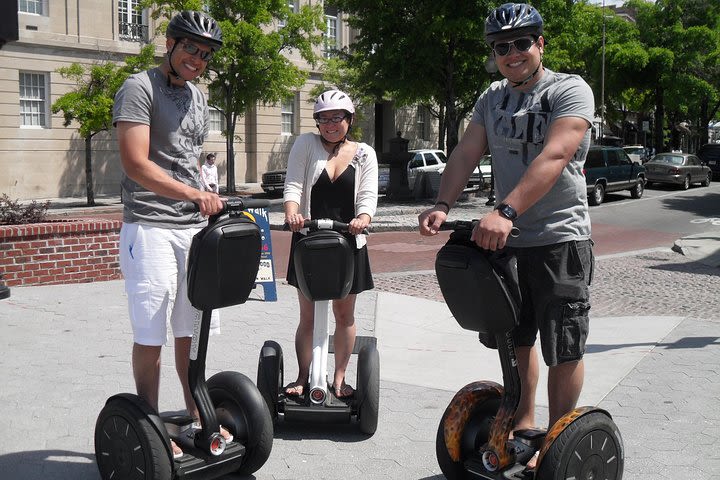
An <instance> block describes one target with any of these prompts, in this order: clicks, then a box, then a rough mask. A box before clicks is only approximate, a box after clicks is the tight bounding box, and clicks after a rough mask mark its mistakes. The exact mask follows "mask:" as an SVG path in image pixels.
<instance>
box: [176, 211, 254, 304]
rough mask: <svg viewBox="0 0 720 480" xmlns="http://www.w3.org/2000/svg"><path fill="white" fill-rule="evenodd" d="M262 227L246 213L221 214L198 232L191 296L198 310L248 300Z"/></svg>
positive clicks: (191, 270)
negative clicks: (221, 215) (222, 215)
mask: <svg viewBox="0 0 720 480" xmlns="http://www.w3.org/2000/svg"><path fill="white" fill-rule="evenodd" d="M261 248H262V245H261V235H260V227H258V225H257V224H256V223H255V222H253V221H252V220H250V219H249V218H248V217H246V216H245V215H243V214H240V215H231V216H226V217H224V218H223V217H221V218H220V219H219V220H217V221H216V222H212V221H211V224H210V225H208V226H207V227H205V228H203V229H202V230H201V231H200V232H198V233H197V235H195V237H194V238H193V241H192V245H191V246H190V255H189V260H188V297H189V298H190V303H191V304H192V305H193V306H194V307H195V308H197V309H199V310H213V309H216V308H222V307H229V306H231V305H238V304H241V303H245V302H246V301H247V299H248V297H249V296H250V292H251V291H252V289H253V287H254V285H255V279H256V278H257V273H258V268H259V266H260V251H261Z"/></svg>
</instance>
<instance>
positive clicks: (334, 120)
mask: <svg viewBox="0 0 720 480" xmlns="http://www.w3.org/2000/svg"><path fill="white" fill-rule="evenodd" d="M346 116H347V115H342V116H340V115H337V116H335V117H330V118H326V117H318V118H316V119H315V121H316V122H317V123H319V124H320V125H325V124H327V123H330V122H332V123H340V122H342V121H343V120H345V117H346Z"/></svg>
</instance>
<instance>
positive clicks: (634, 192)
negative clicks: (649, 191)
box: [630, 178, 645, 198]
mask: <svg viewBox="0 0 720 480" xmlns="http://www.w3.org/2000/svg"><path fill="white" fill-rule="evenodd" d="M644 192H645V181H644V180H643V179H642V178H638V179H637V181H636V182H635V186H634V187H633V188H632V189H631V190H630V196H631V197H632V198H641V197H642V196H643V193H644Z"/></svg>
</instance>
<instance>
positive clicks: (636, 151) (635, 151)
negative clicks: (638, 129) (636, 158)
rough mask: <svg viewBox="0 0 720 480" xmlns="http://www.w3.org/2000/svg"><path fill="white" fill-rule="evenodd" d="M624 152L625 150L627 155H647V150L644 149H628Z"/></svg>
mask: <svg viewBox="0 0 720 480" xmlns="http://www.w3.org/2000/svg"><path fill="white" fill-rule="evenodd" d="M623 150H625V153H627V154H628V155H642V154H643V153H645V149H644V148H642V147H626V148H624V149H623Z"/></svg>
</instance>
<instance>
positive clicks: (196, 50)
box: [180, 41, 213, 62]
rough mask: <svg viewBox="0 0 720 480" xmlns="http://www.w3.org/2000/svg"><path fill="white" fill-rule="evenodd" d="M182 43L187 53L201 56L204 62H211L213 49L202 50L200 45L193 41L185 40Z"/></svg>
mask: <svg viewBox="0 0 720 480" xmlns="http://www.w3.org/2000/svg"><path fill="white" fill-rule="evenodd" d="M180 45H181V46H182V49H183V51H184V52H185V53H189V54H190V55H193V56H197V57H200V60H202V61H203V62H209V61H210V59H211V58H212V56H213V51H212V50H208V51H205V50H200V47H198V46H197V45H195V44H193V43H190V42H187V41H185V42H182V43H181V44H180Z"/></svg>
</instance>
